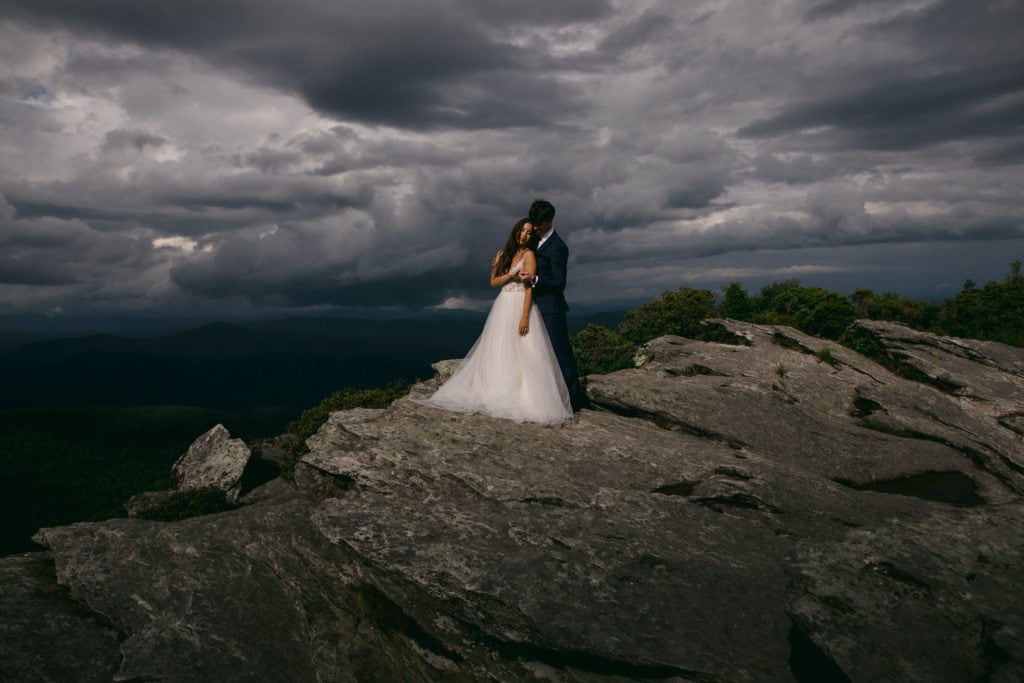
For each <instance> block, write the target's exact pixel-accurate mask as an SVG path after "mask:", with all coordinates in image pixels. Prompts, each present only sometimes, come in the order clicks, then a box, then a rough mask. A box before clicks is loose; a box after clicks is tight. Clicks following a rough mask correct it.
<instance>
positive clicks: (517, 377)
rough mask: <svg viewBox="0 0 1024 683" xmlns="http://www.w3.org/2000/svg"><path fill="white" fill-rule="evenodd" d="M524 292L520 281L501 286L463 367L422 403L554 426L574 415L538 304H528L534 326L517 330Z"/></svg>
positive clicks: (531, 324) (463, 362)
mask: <svg viewBox="0 0 1024 683" xmlns="http://www.w3.org/2000/svg"><path fill="white" fill-rule="evenodd" d="M523 296H524V290H523V287H522V285H518V284H517V283H510V284H508V285H505V287H503V288H502V289H501V291H500V292H499V293H498V296H497V298H496V299H495V300H494V304H493V305H492V306H491V312H490V314H488V316H487V322H485V323H484V329H483V332H481V333H480V337H479V339H477V340H476V343H474V344H473V348H471V349H470V350H469V353H468V354H467V355H466V357H465V358H464V359H463V361H462V364H461V365H460V366H459V369H458V370H456V371H455V374H453V375H452V376H451V378H450V379H449V380H448V381H447V382H445V383H444V385H443V386H442V387H441V388H440V389H438V390H437V391H436V392H434V395H433V396H431V397H430V398H428V399H424V400H421V401H419V403H423V404H425V405H430V406H434V407H437V408H443V409H445V410H451V411H455V412H460V413H483V414H485V415H491V416H494V417H501V418H506V419H509V420H515V421H516V422H539V423H541V424H549V425H553V424H562V423H564V422H566V421H568V420H569V419H571V418H572V406H571V405H570V403H569V392H568V391H567V390H566V388H565V381H564V380H563V379H562V372H561V370H559V367H558V359H557V358H556V356H555V352H554V350H553V349H552V348H551V340H550V339H548V332H547V330H546V329H545V328H544V320H543V319H542V318H541V315H540V313H538V311H537V307H536V306H533V307H531V308H530V331H529V332H528V333H527V334H526V335H525V336H521V335H520V334H519V321H520V319H521V318H522V315H523Z"/></svg>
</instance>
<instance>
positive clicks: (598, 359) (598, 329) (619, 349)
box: [572, 324, 636, 377]
mask: <svg viewBox="0 0 1024 683" xmlns="http://www.w3.org/2000/svg"><path fill="white" fill-rule="evenodd" d="M572 352H573V355H574V356H576V367H577V369H578V370H579V374H580V376H581V377H585V376H587V375H603V374H607V373H609V372H615V371H616V370H622V369H623V368H630V367H633V354H634V353H636V345H635V344H633V343H632V342H631V341H629V340H628V339H626V338H625V337H624V336H623V335H622V334H620V333H619V332H617V331H615V330H611V329H609V328H607V327H604V326H603V325H593V324H591V325H587V326H586V327H584V328H583V329H582V330H580V331H579V333H577V334H576V336H575V337H573V338H572Z"/></svg>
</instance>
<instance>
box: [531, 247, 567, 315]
mask: <svg viewBox="0 0 1024 683" xmlns="http://www.w3.org/2000/svg"><path fill="white" fill-rule="evenodd" d="M568 268H569V247H568V246H567V245H566V244H565V242H563V241H562V238H561V237H559V236H558V233H557V232H552V233H551V236H550V237H548V239H547V240H546V241H545V242H544V244H542V245H541V246H540V249H538V250H537V284H536V285H534V287H533V303H534V305H535V306H537V310H539V311H540V312H541V314H551V313H564V312H565V311H568V310H569V305H568V304H567V303H565V276H566V271H567V270H568Z"/></svg>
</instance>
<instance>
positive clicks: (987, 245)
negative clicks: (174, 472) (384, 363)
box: [0, 0, 1024, 314]
mask: <svg viewBox="0 0 1024 683" xmlns="http://www.w3.org/2000/svg"><path fill="white" fill-rule="evenodd" d="M0 16H2V17H5V19H3V20H0V61H2V63H3V65H4V69H3V71H2V72H0V313H5V312H13V311H50V310H57V309H60V310H61V311H65V312H82V313H85V312H88V313H102V312H125V311H140V312H142V311H163V312H182V311H188V312H190V313H194V312H196V311H206V312H209V313H210V314H218V313H226V312H241V313H251V312H258V311H261V310H263V311H266V310H282V309H298V308H314V309H316V308H323V307H331V306H345V307H349V306H355V307H406V308H432V307H444V308H452V307H456V306H460V305H464V306H467V307H472V306H478V305H480V302H481V301H486V299H487V298H488V297H489V296H490V294H489V292H488V291H487V271H488V266H489V261H490V257H491V255H493V253H494V251H495V250H496V249H497V248H498V247H499V246H501V244H502V243H503V241H504V239H505V237H506V235H507V232H508V230H509V228H510V227H511V225H512V224H513V223H514V222H515V220H516V219H517V218H518V217H519V216H521V215H522V214H523V213H524V212H525V209H526V207H527V206H528V205H529V202H530V200H531V199H533V198H534V197H536V196H545V197H547V198H549V199H551V200H552V201H553V202H554V203H555V205H556V206H557V207H558V220H557V226H558V228H559V230H560V232H562V233H563V235H564V236H565V237H566V238H567V239H568V241H569V244H570V248H571V250H572V253H573V261H572V271H571V278H572V280H571V284H570V291H569V295H570V300H573V301H579V302H582V303H586V304H589V305H594V306H600V305H601V304H602V302H607V303H609V304H611V303H614V302H621V301H627V300H643V299H646V298H649V297H651V296H654V295H656V294H657V293H659V292H660V291H662V290H663V289H666V288H671V287H676V286H680V285H683V284H690V283H699V284H700V285H701V286H714V287H717V286H718V285H720V284H721V283H722V282H725V281H728V280H730V279H740V280H742V281H744V282H751V283H755V282H758V281H764V280H766V279H772V278H775V279H778V278H780V277H801V278H802V279H805V280H815V281H820V282H821V283H822V284H826V285H829V284H832V285H833V286H837V287H839V286H845V285H847V284H849V283H851V282H852V283H854V284H853V285H851V286H855V285H857V284H860V285H867V286H872V283H873V282H878V283H885V286H887V287H888V288H891V289H897V290H901V291H905V292H907V293H910V294H912V295H917V296H926V295H929V294H931V295H934V296H943V295H947V296H948V295H949V294H950V293H951V292H949V291H948V289H942V288H948V286H949V282H950V281H951V280H952V281H956V280H958V279H959V281H961V282H962V280H963V278H965V277H971V278H973V279H976V280H984V279H987V278H992V277H997V276H999V275H1000V274H1001V271H1002V268H1004V267H1005V265H1006V263H1008V262H1009V261H1010V260H1012V259H1013V258H1017V257H1020V256H1021V255H1022V254H1024V198H1022V193H1021V192H1020V189H1019V188H1020V184H1021V180H1022V178H1024V173H1022V170H1024V75H1022V74H1024V47H1022V45H1021V43H1020V41H1019V31H1018V29H1017V28H1016V27H1019V26H1021V25H1024V6H1022V5H1021V3H1015V2H1000V1H997V0H992V1H990V2H978V3H964V2H959V1H952V0H906V1H902V2H857V3H855V2H847V1H843V0H824V1H822V0H816V1H809V0H803V1H798V0H793V1H782V0H777V1H771V2H763V3H755V4H752V3H748V2H740V1H739V0H716V1H707V2H701V3H676V2H671V1H668V0H665V1H662V2H659V1H651V2H592V1H589V0H587V1H584V0H579V1H576V2H560V3H547V2H541V1H540V0H528V1H522V0H521V1H520V2H516V3H512V2H509V1H506V0H500V1H499V0H493V1H489V2H480V1H476V0H443V1H434V2H430V3H426V2H397V1H391V0H387V1H382V2H375V3H372V4H371V3H357V2H348V3H344V2H343V3H324V2H318V1H316V0H303V1H300V2H293V3H287V4H285V3H281V2H269V1H266V0H264V1H262V2H260V1H247V2H241V1H240V0H205V1H204V2H203V3H197V2H188V1H183V2H180V3H177V4H175V5H174V6H173V7H172V6H170V5H161V4H159V3H158V4H153V3H137V2H128V1H127V0H117V1H114V0H97V1H96V2H90V3H80V2H70V1H68V0H64V1H57V0H33V2H31V3H30V2H27V1H26V2H16V1H11V0H0ZM949 245H956V246H955V249H953V251H955V252H956V253H958V254H959V255H960V258H959V259H958V260H956V261H955V262H953V263H950V262H948V260H947V259H946V258H945V256H944V255H946V254H948V253H950V246H949ZM896 254H899V255H900V256H899V257H898V258H897V257H896ZM993 254H996V255H997V256H998V258H994V257H993ZM868 255H871V256H870V258H868ZM937 263H944V264H946V266H945V267H944V268H943V269H942V270H941V271H940V270H938V269H937V268H936V267H933V266H934V264H937ZM993 263H995V265H993ZM950 268H952V269H953V271H952V272H950V270H949V269H950ZM993 268H997V269H998V270H996V271H995V272H993V271H992V269H993ZM857 277H860V278H861V280H860V281H859V282H855V281H856V279H857Z"/></svg>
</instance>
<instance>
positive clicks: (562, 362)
mask: <svg viewBox="0 0 1024 683" xmlns="http://www.w3.org/2000/svg"><path fill="white" fill-rule="evenodd" d="M529 217H530V222H531V223H533V228H534V230H536V231H537V234H538V235H540V244H539V245H538V246H537V251H536V254H537V275H536V277H535V278H534V279H533V304H534V305H535V306H536V307H537V310H538V311H540V314H541V316H542V317H543V318H544V327H546V328H547V331H548V337H550V338H551V346H552V347H553V348H554V350H555V356H556V357H557V358H558V367H559V368H560V369H561V370H562V377H563V378H564V379H565V387H566V389H568V390H569V400H570V401H572V407H573V410H578V409H579V405H580V398H581V396H580V391H579V380H578V378H577V375H576V359H575V358H573V355H572V347H571V346H570V345H569V326H568V324H567V323H566V320H565V312H566V311H568V310H569V305H568V304H566V303H565V294H564V291H565V276H566V271H567V270H568V266H569V247H568V246H566V244H565V242H563V241H562V238H561V237H559V236H558V233H556V232H555V229H554V220H555V207H554V206H552V204H551V202H549V201H546V200H544V199H537V200H536V201H534V202H533V204H532V205H531V206H530V214H529ZM520 279H521V280H523V281H525V280H526V277H525V274H524V275H521V276H520Z"/></svg>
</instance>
